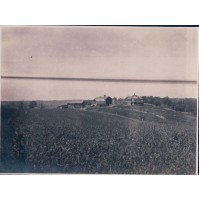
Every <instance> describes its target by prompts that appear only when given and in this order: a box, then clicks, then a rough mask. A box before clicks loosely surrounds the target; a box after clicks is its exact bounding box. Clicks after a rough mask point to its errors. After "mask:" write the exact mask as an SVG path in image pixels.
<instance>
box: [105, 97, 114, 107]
mask: <svg viewBox="0 0 199 201" xmlns="http://www.w3.org/2000/svg"><path fill="white" fill-rule="evenodd" d="M112 101H113V99H112V98H111V97H110V96H108V97H107V98H106V105H110V104H112Z"/></svg>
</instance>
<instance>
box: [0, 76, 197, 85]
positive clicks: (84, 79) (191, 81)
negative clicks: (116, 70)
mask: <svg viewBox="0 0 199 201" xmlns="http://www.w3.org/2000/svg"><path fill="white" fill-rule="evenodd" d="M1 78H3V79H31V80H60V81H64V80H66V81H67V80H68V81H91V82H94V81H96V82H151V83H153V82H154V83H186V84H197V80H150V79H148V80H146V79H121V78H78V77H43V76H41V77H33V76H31V77H29V76H4V75H3V76H1Z"/></svg>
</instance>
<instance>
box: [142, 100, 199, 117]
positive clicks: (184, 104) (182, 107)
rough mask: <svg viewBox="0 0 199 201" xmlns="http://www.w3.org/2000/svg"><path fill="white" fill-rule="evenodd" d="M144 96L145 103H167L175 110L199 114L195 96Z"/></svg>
mask: <svg viewBox="0 0 199 201" xmlns="http://www.w3.org/2000/svg"><path fill="white" fill-rule="evenodd" d="M142 98H143V102H144V103H148V104H153V105H156V106H161V105H166V106H168V107H169V108H171V109H173V110H175V111H180V112H191V113H192V114H194V115H196V114H197V100H196V99H194V98H169V97H168V96H167V97H164V98H160V97H156V96H155V97H154V96H143V97H142Z"/></svg>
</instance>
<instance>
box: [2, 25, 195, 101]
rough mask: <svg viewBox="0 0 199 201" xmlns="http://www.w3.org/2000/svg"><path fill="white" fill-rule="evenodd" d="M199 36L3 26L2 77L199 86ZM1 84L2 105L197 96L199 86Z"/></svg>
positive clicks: (185, 31) (186, 31) (173, 31)
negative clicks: (104, 97)
mask: <svg viewBox="0 0 199 201" xmlns="http://www.w3.org/2000/svg"><path fill="white" fill-rule="evenodd" d="M197 36H198V35H197V28H182V27H181V28H177V27H174V28H171V27H170V28H168V27H163V28H160V27H159V28H157V27H156V28H155V27H150V28H149V27H147V28H146V27H145V28H143V27H64V26H63V27H3V28H2V30H1V39H2V40H1V75H2V76H26V77H28V76H29V77H34V76H36V77H69V78H108V79H109V78H112V79H145V80H185V81H187V80H194V81H196V80H197V62H198V61H197V54H198V53H197V48H198V41H197ZM1 85H2V86H1V96H2V100H32V99H39V100H41V99H45V100H52V99H53V100H55V99H76V98H81V97H82V98H89V97H95V96H99V95H104V93H106V94H112V95H113V96H116V97H119V96H124V97H125V96H128V95H131V94H132V93H134V92H136V93H137V94H138V95H145V94H149V95H150V94H151V95H156V96H167V95H168V96H170V97H176V96H178V97H196V96H197V94H196V89H197V86H196V84H187V85H185V84H176V85H174V84H170V85H169V84H165V85H162V84H158V83H156V84H147V85H146V83H145V84H144V85H143V83H140V84H139V85H138V83H112V82H111V83H109V82H101V83H99V82H98V83H96V82H79V81H78V82H77V81H70V82H69V81H46V80H45V81H42V80H26V79H24V80H13V79H5V78H2V79H1ZM168 89H169V90H168Z"/></svg>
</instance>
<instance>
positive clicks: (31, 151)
mask: <svg viewBox="0 0 199 201" xmlns="http://www.w3.org/2000/svg"><path fill="white" fill-rule="evenodd" d="M1 117H2V119H1V165H0V171H1V172H30V173H31V172H35V173H92V174H96V173H100V174H101V173H102V174H107V173H109V174H195V173H196V117H195V116H193V115H191V114H184V113H180V112H174V111H171V110H167V109H164V108H161V107H159V108H158V107H151V106H147V105H144V106H136V107H133V108H131V107H127V106H126V107H93V108H88V109H84V110H83V109H65V110H60V109H23V110H20V111H19V110H17V109H12V108H4V109H3V110H2V112H1Z"/></svg>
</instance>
